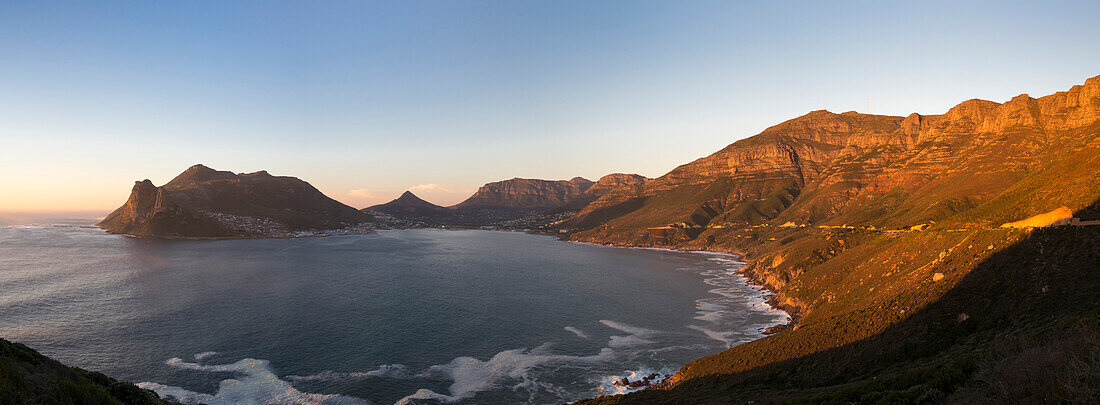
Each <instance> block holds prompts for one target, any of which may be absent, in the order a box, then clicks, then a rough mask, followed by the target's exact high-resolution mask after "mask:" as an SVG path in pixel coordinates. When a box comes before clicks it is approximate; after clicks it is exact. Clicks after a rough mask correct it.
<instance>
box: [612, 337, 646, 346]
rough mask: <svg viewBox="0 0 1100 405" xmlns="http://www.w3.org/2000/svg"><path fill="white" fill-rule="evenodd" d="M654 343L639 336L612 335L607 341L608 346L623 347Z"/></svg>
mask: <svg viewBox="0 0 1100 405" xmlns="http://www.w3.org/2000/svg"><path fill="white" fill-rule="evenodd" d="M652 343H654V342H653V341H652V340H649V339H643V338H640V337H638V336H633V335H631V336H612V337H611V340H610V341H608V342H607V346H608V347H615V348H622V347H631V346H640V345H648V344H652Z"/></svg>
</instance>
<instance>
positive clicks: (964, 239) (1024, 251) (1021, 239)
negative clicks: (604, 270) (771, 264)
mask: <svg viewBox="0 0 1100 405" xmlns="http://www.w3.org/2000/svg"><path fill="white" fill-rule="evenodd" d="M990 246H992V247H993V248H992V249H990V248H989V247H990ZM941 252H943V253H944V255H943V256H942V258H941V256H940V253H941ZM935 273H943V274H944V275H945V278H944V279H942V280H939V281H933V280H932V275H933V274H935ZM799 279H800V280H813V282H803V283H800V284H799V285H798V286H796V287H793V288H792V289H793V290H794V291H796V293H795V295H796V296H797V297H798V298H799V299H801V300H804V301H807V302H811V303H812V304H811V305H812V306H813V307H814V308H815V309H814V310H813V311H810V312H809V313H808V314H807V315H806V317H805V319H803V320H802V322H800V323H799V325H798V327H797V328H794V329H790V330H785V331H782V332H780V333H778V334H775V335H772V336H769V337H767V338H764V339H760V340H757V341H754V342H750V343H747V344H744V345H740V346H737V347H735V348H733V349H730V350H727V351H725V352H722V353H720V354H718V355H715V356H710V357H707V358H704V359H700V360H697V361H695V362H692V363H690V364H688V365H687V366H685V367H684V368H683V369H682V370H681V372H680V375H679V376H678V377H679V378H680V382H679V384H677V385H675V386H674V387H673V388H671V389H669V390H650V391H643V392H639V393H635V394H631V395H627V396H624V397H611V398H599V399H595V400H591V401H589V403H598V404H603V403H730V402H742V401H749V400H757V401H778V402H785V401H792V402H810V403H850V402H862V403H874V402H887V403H890V402H926V401H934V400H953V401H958V402H970V401H972V400H987V401H990V402H1001V400H1011V401H1022V402H1028V401H1032V400H1034V401H1054V402H1059V401H1082V402H1089V401H1100V377H1098V376H1100V320H1098V319H1100V318H1098V316H1100V296H1098V295H1097V294H1096V293H1095V292H1096V291H1100V228H1098V227H1059V228H1052V229H1042V230H1035V231H1033V232H1030V233H1029V232H1026V231H1019V230H989V231H970V232H946V231H933V232H920V233H916V232H914V233H910V234H905V235H901V236H898V237H890V236H886V235H880V236H874V237H871V238H869V239H868V240H866V241H865V242H864V243H861V244H859V245H858V246H856V247H854V248H851V249H847V250H844V251H843V252H840V253H838V254H836V255H835V256H833V257H831V258H829V259H828V260H826V261H825V262H824V263H822V264H820V265H818V266H813V267H812V269H810V270H809V271H808V272H807V273H805V274H801V275H800V276H799Z"/></svg>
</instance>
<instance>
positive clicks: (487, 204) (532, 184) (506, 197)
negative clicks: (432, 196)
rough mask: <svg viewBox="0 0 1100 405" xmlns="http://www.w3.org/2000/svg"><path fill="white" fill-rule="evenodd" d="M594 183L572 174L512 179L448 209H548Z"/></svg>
mask: <svg viewBox="0 0 1100 405" xmlns="http://www.w3.org/2000/svg"><path fill="white" fill-rule="evenodd" d="M593 184H594V183H593V182H592V181H590V180H587V179H584V178H581V177H574V178H573V179H571V180H539V179H521V178H514V179H511V180H504V181H498V182H493V183H488V184H486V185H484V186H481V188H479V189H478V190H477V192H476V193H474V195H472V196H470V198H467V199H466V200H465V201H463V202H460V203H458V204H457V205H455V206H453V207H451V208H454V209H456V210H471V209H499V210H516V211H540V210H550V209H553V208H556V207H559V206H561V205H563V204H565V203H567V202H569V201H570V200H572V199H574V198H577V197H579V196H581V195H582V194H584V192H585V191H586V190H588V188H589V187H592V185H593Z"/></svg>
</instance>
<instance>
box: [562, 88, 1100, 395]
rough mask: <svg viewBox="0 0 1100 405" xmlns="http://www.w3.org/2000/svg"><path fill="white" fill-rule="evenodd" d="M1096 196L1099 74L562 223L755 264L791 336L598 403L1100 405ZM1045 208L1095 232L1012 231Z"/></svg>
mask: <svg viewBox="0 0 1100 405" xmlns="http://www.w3.org/2000/svg"><path fill="white" fill-rule="evenodd" d="M624 191H629V190H624ZM616 194H617V195H616ZM1098 200H1100V77H1097V78H1092V79H1089V80H1088V81H1087V82H1086V84H1085V85H1084V86H1074V87H1073V88H1072V89H1070V90H1069V91H1067V92H1061V93H1056V94H1054V95H1051V96H1046V97H1042V98H1039V99H1032V98H1030V97H1027V96H1020V97H1016V98H1014V99H1013V100H1012V101H1009V102H1007V103H1004V104H998V103H993V102H986V101H980V100H971V101H968V102H965V103H962V104H960V105H959V106H956V107H955V108H952V110H951V111H949V112H948V113H947V114H944V115H942V116H919V115H911V116H910V117H907V118H901V117H883V116H866V115H862V114H854V113H846V114H831V113H826V112H816V113H811V114H810V115H808V116H805V117H800V118H798V119H795V120H792V121H788V122H786V123H784V124H781V125H779V126H776V127H773V128H770V129H769V130H767V131H765V132H764V133H762V134H761V135H758V136H756V137H752V138H748V139H746V140H743V141H739V142H737V143H734V144H733V145H730V146H729V147H727V148H725V149H723V150H722V151H720V152H718V153H716V154H715V155H712V156H710V157H706V158H702V159H700V160H698V161H696V162H693V163H690V164H688V165H685V166H681V167H680V168H677V169H676V170H674V171H673V172H671V173H669V174H668V175H666V176H663V177H661V178H658V179H655V180H652V181H649V182H646V183H645V184H644V185H643V186H642V187H640V188H639V189H636V190H632V191H630V193H624V192H617V193H612V194H609V195H608V196H606V197H604V198H601V199H600V200H597V201H596V202H594V203H593V204H592V205H590V206H589V207H588V208H586V209H585V211H584V212H582V213H581V214H579V215H578V216H576V217H574V218H573V219H571V220H570V221H569V222H568V223H566V225H565V226H566V227H568V228H567V229H569V230H570V231H574V233H573V234H572V235H571V236H570V237H571V238H573V239H575V240H586V241H593V242H601V243H614V244H627V245H647V246H649V245H656V246H667V247H673V248H684V249H710V250H722V251H731V252H737V253H742V254H744V255H746V260H747V262H748V264H747V265H746V267H745V269H744V271H745V273H746V275H748V276H749V277H750V278H752V279H754V280H756V281H758V282H759V283H761V284H764V285H766V286H767V287H768V288H769V289H770V290H772V291H774V292H775V293H776V296H775V299H774V302H775V303H776V304H779V305H780V306H782V307H784V308H785V309H787V310H788V311H789V312H791V313H793V314H794V315H795V317H796V321H797V322H796V323H795V324H794V326H793V327H791V328H788V329H786V330H782V331H780V332H778V333H776V334H774V335H771V336H769V337H767V338H764V339H761V340H758V341H754V342H750V343H747V344H744V345H740V346H737V347H734V348H732V349H729V350H727V351H724V352H722V353H718V354H716V355H713V356H710V357H706V358H703V359H699V360H696V361H694V362H692V363H689V364H687V365H685V366H684V367H683V368H682V369H681V370H680V371H679V372H678V373H677V374H676V375H674V376H673V377H672V378H671V379H670V380H669V381H668V382H667V383H665V384H663V385H662V386H661V389H651V390H649V391H645V392H641V393H636V394H631V395H628V396H625V397H614V398H602V399H598V400H593V401H592V402H594V403H731V402H743V401H749V400H753V401H757V402H760V401H763V402H783V401H796V402H797V401H807V402H834V403H848V402H862V403H874V402H880V401H883V402H889V403H894V402H931V401H941V400H948V401H951V402H962V403H965V402H972V401H976V400H983V399H984V400H986V401H988V402H1003V400H1011V401H1023V402H1030V401H1051V402H1061V401H1068V402H1096V401H1098V400H1100V398H1097V397H1096V396H1097V395H1098V392H1100V381H1098V380H1097V377H1096V376H1097V375H1100V374H1098V373H1097V371H1098V364H1100V349H1098V345H1097V334H1098V333H1100V331H1098V324H1097V316H1098V315H1100V313H1098V311H1100V301H1098V297H1097V295H1096V293H1095V291H1100V247H1098V245H1097V243H1098V241H1100V226H1096V225H1088V224H1087V222H1088V221H1090V220H1100V216H1098V215H1097V214H1098V211H1100V207H1097V205H1096V201H1098ZM1052 212H1070V213H1071V215H1073V216H1075V217H1076V218H1077V219H1078V220H1081V221H1085V224H1083V226H1078V225H1066V226H1056V227H1049V228H1024V229H1016V228H1002V227H1001V226H1000V225H1001V224H1005V223H1008V222H1014V221H1019V220H1023V219H1026V218H1028V217H1032V216H1035V215H1038V214H1044V213H1052Z"/></svg>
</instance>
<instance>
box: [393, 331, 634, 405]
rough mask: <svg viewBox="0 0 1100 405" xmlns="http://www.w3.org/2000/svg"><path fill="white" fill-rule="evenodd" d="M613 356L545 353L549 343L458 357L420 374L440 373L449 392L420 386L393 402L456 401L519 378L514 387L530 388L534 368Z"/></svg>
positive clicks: (606, 351) (609, 351) (533, 385)
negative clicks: (484, 356)
mask: <svg viewBox="0 0 1100 405" xmlns="http://www.w3.org/2000/svg"><path fill="white" fill-rule="evenodd" d="M614 357H615V351H614V350H613V349H611V348H607V347H605V348H603V349H600V352H599V353H598V354H595V355H592V356H570V355H561V354H551V353H549V345H542V346H539V347H537V348H534V349H531V350H527V349H512V350H505V351H503V352H500V353H497V354H495V355H493V357H492V358H491V359H489V360H488V361H482V360H478V359H475V358H473V357H458V358H456V359H454V360H451V362H450V363H447V364H441V365H436V366H432V367H430V368H429V369H428V370H427V371H425V372H424V373H423V374H424V375H428V376H441V377H443V378H446V379H448V380H451V381H453V384H451V386H450V387H448V390H449V394H441V393H438V392H435V391H432V390H429V389H425V388H422V389H420V390H417V391H416V392H415V393H413V394H412V395H409V396H406V397H404V398H401V400H399V401H397V405H404V404H411V403H413V400H416V399H431V400H436V401H441V402H456V401H459V400H462V399H467V398H470V397H473V396H474V394H476V393H478V392H481V391H486V390H489V389H492V388H496V387H498V386H500V385H501V384H502V383H504V382H506V381H517V380H518V381H520V383H519V384H516V386H515V388H528V389H534V388H537V387H538V386H540V384H538V383H537V382H535V381H534V380H533V379H532V377H531V376H530V372H531V370H533V369H535V368H536V367H541V366H550V365H581V364H593V363H601V362H606V361H610V360H612V359H613V358H614Z"/></svg>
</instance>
